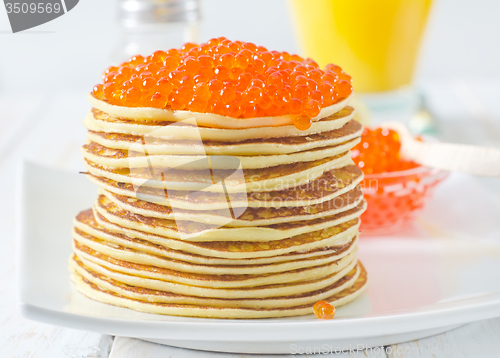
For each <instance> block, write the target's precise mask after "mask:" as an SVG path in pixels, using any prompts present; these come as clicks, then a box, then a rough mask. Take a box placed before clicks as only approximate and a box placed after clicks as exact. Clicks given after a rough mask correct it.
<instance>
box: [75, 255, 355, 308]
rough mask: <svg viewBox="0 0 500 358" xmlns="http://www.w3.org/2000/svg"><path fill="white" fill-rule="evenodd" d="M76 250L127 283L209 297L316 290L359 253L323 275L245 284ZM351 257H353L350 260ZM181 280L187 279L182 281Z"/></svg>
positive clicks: (84, 260)
mask: <svg viewBox="0 0 500 358" xmlns="http://www.w3.org/2000/svg"><path fill="white" fill-rule="evenodd" d="M75 254H76V256H77V257H78V259H79V260H81V261H82V263H83V264H84V265H85V266H87V267H88V268H89V269H91V270H92V271H95V272H97V273H100V274H103V275H105V276H107V277H109V278H112V279H114V280H116V281H119V282H122V283H125V284H127V285H131V286H135V287H143V288H149V289H152V290H159V291H168V292H172V293H177V294H181V295H187V296H197V297H210V298H214V297H216V298H266V297H279V296H286V295H294V294H300V293H305V292H310V291H316V290H320V289H323V288H325V287H328V286H329V285H331V284H333V283H335V282H336V281H337V280H339V279H340V277H342V276H340V277H339V275H337V273H338V272H340V271H342V270H345V271H344V272H343V275H345V274H347V273H348V272H349V271H350V270H352V269H353V268H354V267H355V266H356V264H357V258H356V256H355V255H352V254H351V255H349V256H346V257H344V258H342V259H340V260H339V261H340V262H339V265H338V266H334V267H335V269H334V270H332V271H330V272H329V274H328V275H327V276H321V277H319V278H314V279H309V280H302V281H295V282H285V283H275V284H273V281H274V279H275V278H277V277H268V276H266V275H262V277H255V278H249V279H248V280H247V281H249V282H250V281H251V282H267V284H264V285H262V286H253V285H248V286H238V285H240V284H243V283H244V281H242V280H238V281H225V280H223V277H225V276H224V275H223V276H217V277H218V279H217V280H212V279H211V278H210V277H206V276H205V277H202V275H195V274H189V275H182V274H179V275H175V274H172V275H168V276H167V275H163V274H162V272H163V271H165V269H161V270H160V269H157V268H152V267H149V266H141V265H137V264H130V263H128V264H123V265H122V264H120V262H119V261H118V260H114V259H112V258H109V257H106V256H104V255H100V254H97V253H93V254H86V253H82V252H81V251H77V252H76V253H75ZM89 258H90V260H89ZM349 259H350V261H348V260H349ZM109 261H112V262H109ZM153 270H158V271H159V273H158V274H155V272H151V271H153ZM287 274H289V273H284V274H282V275H287ZM278 275H279V274H278ZM207 276H208V275H207ZM167 277H168V278H176V279H177V280H176V281H167V280H165V279H164V278H167ZM204 278H205V280H204ZM179 281H181V282H182V281H184V282H182V283H181V282H179ZM185 282H191V283H192V282H197V283H200V284H202V285H203V286H200V285H196V286H194V285H191V284H186V283H185Z"/></svg>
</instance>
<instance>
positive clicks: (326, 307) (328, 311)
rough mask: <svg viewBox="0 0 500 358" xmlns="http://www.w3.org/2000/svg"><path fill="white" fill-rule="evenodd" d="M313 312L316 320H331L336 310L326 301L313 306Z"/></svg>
mask: <svg viewBox="0 0 500 358" xmlns="http://www.w3.org/2000/svg"><path fill="white" fill-rule="evenodd" d="M313 311H314V314H315V315H316V317H318V318H321V319H333V317H335V311H336V309H335V307H333V306H332V305H331V304H329V303H328V302H326V301H319V302H316V303H315V304H314V306H313Z"/></svg>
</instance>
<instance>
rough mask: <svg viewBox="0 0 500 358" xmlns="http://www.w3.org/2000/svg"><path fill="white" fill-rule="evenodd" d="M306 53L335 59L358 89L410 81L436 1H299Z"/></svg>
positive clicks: (396, 85)
mask: <svg viewBox="0 0 500 358" xmlns="http://www.w3.org/2000/svg"><path fill="white" fill-rule="evenodd" d="M292 4H293V6H292V9H293V14H294V17H295V22H296V24H297V28H298V36H299V41H300V43H301V45H302V49H303V52H304V55H306V56H308V57H311V58H313V59H314V60H315V61H316V62H318V64H319V65H320V66H322V67H323V66H325V65H326V64H328V63H335V64H338V65H339V66H341V67H342V68H343V69H344V71H345V72H346V73H348V74H349V75H351V76H352V78H353V86H354V89H355V91H357V92H378V91H389V90H395V89H398V88H400V87H401V86H404V85H409V84H410V83H411V81H412V78H413V73H414V69H415V63H416V61H417V55H418V50H419V47H420V42H421V39H422V35H423V32H424V28H425V24H426V22H427V17H428V14H429V10H430V7H431V4H432V0H379V1H374V0H293V1H292Z"/></svg>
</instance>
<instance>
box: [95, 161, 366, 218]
mask: <svg viewBox="0 0 500 358" xmlns="http://www.w3.org/2000/svg"><path fill="white" fill-rule="evenodd" d="M88 178H89V179H90V181H92V182H93V183H95V184H97V185H98V186H99V187H101V188H104V189H106V190H107V191H110V192H112V193H115V194H119V195H124V196H128V197H131V198H138V199H141V200H145V201H148V202H151V203H156V204H161V205H168V206H171V207H176V208H181V209H188V210H216V209H227V207H228V200H227V197H226V195H224V194H222V193H210V192H186V191H176V190H168V192H166V191H165V190H162V189H154V188H148V187H141V189H140V191H136V189H135V188H134V186H133V185H132V184H129V183H124V182H119V181H115V180H112V179H108V178H105V177H100V176H95V175H91V174H89V175H88ZM362 179H363V172H362V171H361V169H359V168H358V167H357V166H356V165H348V166H345V167H343V168H339V169H333V170H330V171H327V172H325V173H323V174H322V175H321V176H319V177H318V178H316V179H315V180H313V181H311V182H309V183H308V184H307V185H301V186H298V187H294V188H290V189H285V190H280V191H269V192H262V193H259V192H253V193H249V194H248V195H247V194H244V193H240V194H233V195H230V197H229V199H230V203H231V207H232V208H235V207H245V208H246V207H266V208H273V207H274V208H278V207H298V206H311V205H317V204H320V203H323V202H326V201H329V200H332V199H334V198H335V197H337V196H339V195H342V194H344V193H346V192H348V191H350V190H352V189H353V188H354V187H355V186H356V185H358V184H359V183H360V182H361V180H362Z"/></svg>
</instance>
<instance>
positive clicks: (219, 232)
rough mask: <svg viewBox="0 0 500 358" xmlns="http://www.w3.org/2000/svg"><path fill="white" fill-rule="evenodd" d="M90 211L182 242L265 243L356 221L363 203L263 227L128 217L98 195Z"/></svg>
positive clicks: (362, 210) (122, 224) (128, 213)
mask: <svg viewBox="0 0 500 358" xmlns="http://www.w3.org/2000/svg"><path fill="white" fill-rule="evenodd" d="M94 209H95V211H96V212H97V213H99V214H100V215H102V216H104V217H105V218H106V219H107V220H108V221H110V222H112V223H115V224H117V225H119V226H121V227H126V228H129V229H134V230H140V231H144V232H148V233H151V234H156V235H161V236H165V237H169V238H174V239H182V240H184V241H197V242H199V241H247V242H269V241H275V240H282V239H285V238H289V237H292V236H297V235H300V234H305V233H308V232H313V231H319V230H324V229H327V228H329V227H333V226H337V225H340V224H342V223H344V222H346V221H349V220H353V219H355V218H358V217H359V216H360V215H361V213H362V212H364V210H365V209H366V203H365V202H364V201H363V202H361V203H360V204H358V205H357V206H356V207H355V208H353V209H350V210H347V211H344V212H341V213H338V214H336V215H332V216H327V217H322V218H318V219H313V220H306V221H297V222H288V223H280V224H273V225H268V226H264V227H225V226H224V227H219V226H218V225H209V224H204V223H200V222H193V221H179V220H166V219H158V218H154V217H148V216H143V215H138V214H132V213H130V212H128V211H126V210H123V209H122V208H120V207H119V206H117V205H116V204H115V203H114V202H112V201H111V200H109V199H108V198H107V197H105V196H104V195H99V197H98V198H97V200H96V203H95V206H94Z"/></svg>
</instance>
